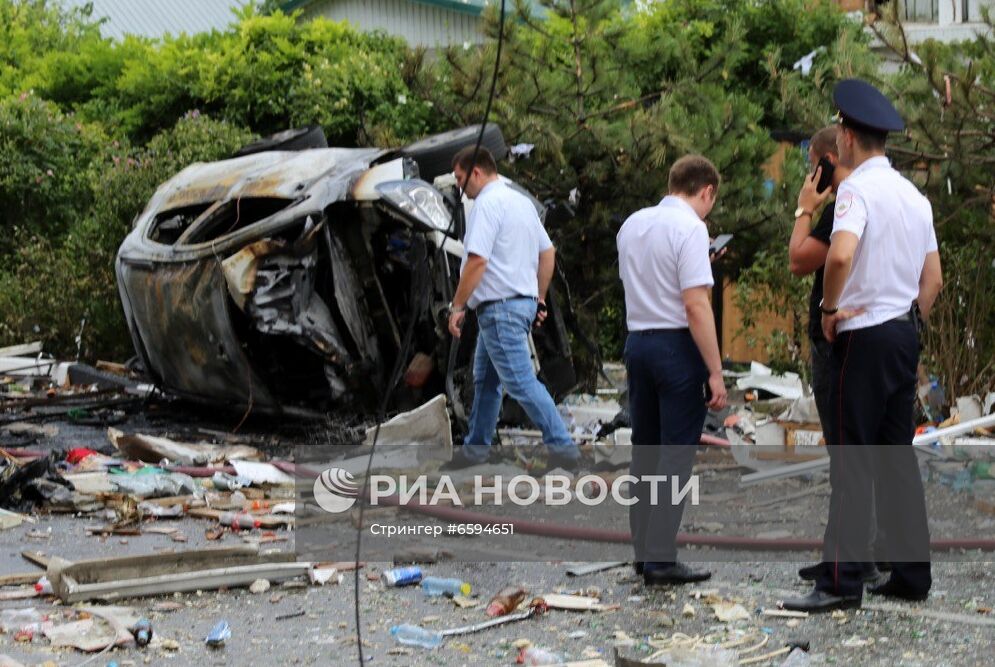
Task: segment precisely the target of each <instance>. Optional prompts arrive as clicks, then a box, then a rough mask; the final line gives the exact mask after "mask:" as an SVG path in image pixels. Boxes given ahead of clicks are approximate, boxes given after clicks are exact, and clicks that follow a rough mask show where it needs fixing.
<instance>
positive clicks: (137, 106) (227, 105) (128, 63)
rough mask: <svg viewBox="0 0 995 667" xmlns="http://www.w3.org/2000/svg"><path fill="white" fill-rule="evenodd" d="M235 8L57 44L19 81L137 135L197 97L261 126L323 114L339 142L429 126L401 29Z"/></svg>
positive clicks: (212, 108)
mask: <svg viewBox="0 0 995 667" xmlns="http://www.w3.org/2000/svg"><path fill="white" fill-rule="evenodd" d="M11 1H12V0H0V6H2V5H3V3H4V2H8V3H9V2H11ZM233 18H235V19H236V21H235V23H234V24H233V26H232V28H230V29H229V30H227V31H224V32H213V33H201V34H197V35H180V36H167V37H165V38H164V39H162V40H161V41H157V40H149V39H140V38H136V37H128V38H126V39H125V40H124V41H122V42H111V41H109V40H102V39H99V38H97V39H87V40H83V41H82V42H81V43H80V44H79V45H78V47H77V48H74V49H72V50H59V49H55V50H52V51H50V52H49V53H48V54H46V55H45V56H44V57H42V58H40V59H39V60H38V62H36V63H34V65H33V66H32V67H30V68H27V70H26V71H25V74H24V78H23V83H22V86H28V85H30V86H33V87H34V88H36V89H37V90H38V91H39V93H40V94H42V95H43V96H45V97H46V98H48V99H51V100H53V101H55V102H57V103H58V104H60V105H61V106H63V107H64V108H72V109H76V110H78V111H79V113H80V114H81V115H83V116H84V117H87V118H91V119H94V120H100V121H102V122H105V123H107V124H109V125H111V126H113V127H115V128H119V129H120V131H121V132H123V133H125V134H127V135H128V136H129V137H131V138H132V139H137V140H141V139H146V138H148V137H149V136H151V135H152V134H154V133H155V132H157V131H159V130H161V129H163V128H167V127H170V126H171V125H172V123H173V122H175V119H176V118H178V117H179V116H180V115H182V114H183V113H186V112H187V111H188V110H190V109H200V110H201V111H204V112H205V113H210V114H211V115H213V116H216V117H218V118H222V119H225V120H227V121H229V122H232V123H235V124H238V125H242V126H245V127H249V128H251V129H252V130H254V131H255V132H257V133H259V134H270V133H273V132H278V131H280V130H284V129H286V128H288V127H293V126H301V125H309V124H312V123H316V124H320V125H322V126H323V128H324V130H325V133H326V135H327V136H328V138H329V141H330V142H332V143H334V144H336V145H340V146H353V145H357V144H359V145H363V144H369V143H371V142H373V141H374V140H377V139H382V138H389V139H405V138H410V137H413V136H417V135H419V134H422V133H424V132H425V131H426V130H427V129H429V127H430V108H429V107H428V106H427V105H425V104H423V103H421V102H419V101H418V100H416V99H414V98H413V96H411V95H410V91H409V90H408V87H407V84H406V82H405V80H404V77H403V72H404V62H405V58H406V55H407V48H406V46H405V44H404V42H403V41H401V40H399V39H395V38H391V37H387V36H386V35H383V34H380V33H372V34H367V33H360V32H358V31H356V30H355V29H353V28H352V27H350V26H349V25H348V24H346V23H345V22H341V23H337V22H334V21H329V20H326V19H316V20H313V21H306V22H303V21H300V22H299V21H297V20H295V17H293V16H287V15H285V14H283V13H282V12H280V11H276V12H273V13H271V14H269V15H263V14H260V13H259V12H258V11H257V10H256V9H255V7H254V6H253V5H251V4H250V5H247V6H246V7H245V8H243V9H242V10H241V12H240V14H239V15H238V16H237V17H233Z"/></svg>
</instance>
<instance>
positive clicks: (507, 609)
mask: <svg viewBox="0 0 995 667" xmlns="http://www.w3.org/2000/svg"><path fill="white" fill-rule="evenodd" d="M527 594H528V592H527V591H526V590H525V589H524V588H522V587H521V586H507V587H505V588H502V589H501V590H500V591H498V593H497V595H495V596H494V597H492V598H491V601H490V602H488V603H487V615H488V616H504V615H505V614H510V613H511V612H512V610H514V609H515V607H517V606H518V605H519V604H521V602H522V600H524V599H525V596H526V595H527Z"/></svg>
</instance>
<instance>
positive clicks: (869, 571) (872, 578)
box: [861, 563, 881, 584]
mask: <svg viewBox="0 0 995 667" xmlns="http://www.w3.org/2000/svg"><path fill="white" fill-rule="evenodd" d="M867 565H868V567H867V568H866V569H865V570H864V574H863V575H862V576H861V579H862V580H863V581H864V583H865V584H873V583H875V582H877V581H878V580H879V579H881V570H879V569H877V567H875V566H874V563H868V564H867Z"/></svg>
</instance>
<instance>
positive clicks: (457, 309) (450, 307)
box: [448, 301, 466, 315]
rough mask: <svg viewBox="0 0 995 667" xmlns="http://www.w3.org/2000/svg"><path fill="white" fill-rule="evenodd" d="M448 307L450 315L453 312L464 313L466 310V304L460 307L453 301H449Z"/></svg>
mask: <svg viewBox="0 0 995 667" xmlns="http://www.w3.org/2000/svg"><path fill="white" fill-rule="evenodd" d="M448 307H449V314H450V315H452V314H453V313H462V312H463V311H464V310H466V306H458V307H457V306H454V305H453V302H452V301H450V302H449V306H448Z"/></svg>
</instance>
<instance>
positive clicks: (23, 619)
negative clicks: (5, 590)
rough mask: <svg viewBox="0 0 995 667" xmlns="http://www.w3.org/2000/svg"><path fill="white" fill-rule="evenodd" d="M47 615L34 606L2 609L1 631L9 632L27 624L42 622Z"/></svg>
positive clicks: (0, 614)
mask: <svg viewBox="0 0 995 667" xmlns="http://www.w3.org/2000/svg"><path fill="white" fill-rule="evenodd" d="M44 620H45V616H44V615H42V614H41V612H39V611H38V610H37V609H35V608H34V607H28V608H26V609H4V610H3V611H0V632H4V633H9V632H14V631H17V630H20V629H21V628H22V627H23V626H25V625H30V624H31V623H40V622H42V621H44Z"/></svg>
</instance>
